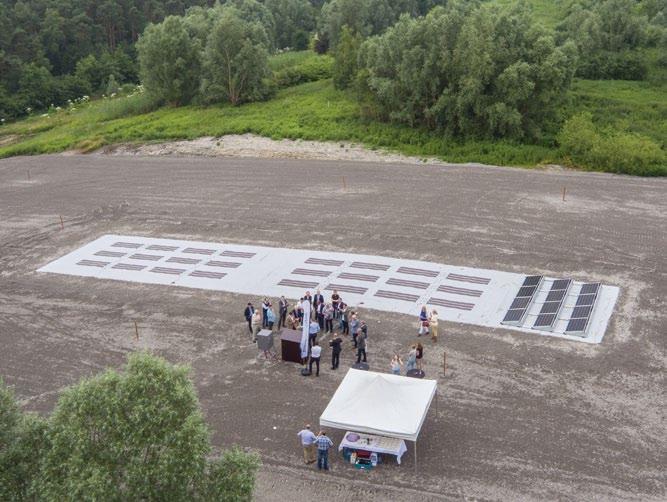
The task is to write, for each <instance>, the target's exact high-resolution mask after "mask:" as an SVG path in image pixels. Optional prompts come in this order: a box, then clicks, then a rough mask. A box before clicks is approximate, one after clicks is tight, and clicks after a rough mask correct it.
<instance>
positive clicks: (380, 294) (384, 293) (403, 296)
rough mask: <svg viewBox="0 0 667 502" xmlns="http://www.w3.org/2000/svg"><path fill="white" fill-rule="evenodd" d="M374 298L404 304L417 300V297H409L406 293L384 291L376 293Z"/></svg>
mask: <svg viewBox="0 0 667 502" xmlns="http://www.w3.org/2000/svg"><path fill="white" fill-rule="evenodd" d="M375 296H378V297H380V298H391V299H394V300H404V301H406V302H416V301H417V300H419V296H418V295H409V294H407V293H399V292H398V291H386V290H382V289H381V290H379V291H378V292H376V293H375Z"/></svg>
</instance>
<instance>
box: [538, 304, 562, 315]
mask: <svg viewBox="0 0 667 502" xmlns="http://www.w3.org/2000/svg"><path fill="white" fill-rule="evenodd" d="M561 303H562V302H545V303H543V304H542V308H541V309H540V314H556V313H558V311H559V310H560V305H561Z"/></svg>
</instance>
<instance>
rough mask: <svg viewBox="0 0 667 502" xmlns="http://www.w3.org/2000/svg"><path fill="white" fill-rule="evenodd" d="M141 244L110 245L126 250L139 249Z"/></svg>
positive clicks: (120, 243)
mask: <svg viewBox="0 0 667 502" xmlns="http://www.w3.org/2000/svg"><path fill="white" fill-rule="evenodd" d="M141 246H143V244H137V243H136V242H116V243H114V244H112V245H111V247H114V248H128V249H139V248H140V247H141Z"/></svg>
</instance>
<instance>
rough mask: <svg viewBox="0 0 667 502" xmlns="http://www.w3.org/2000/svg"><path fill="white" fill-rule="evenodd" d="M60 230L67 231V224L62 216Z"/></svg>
mask: <svg viewBox="0 0 667 502" xmlns="http://www.w3.org/2000/svg"><path fill="white" fill-rule="evenodd" d="M60 230H65V222H64V221H63V217H62V215H61V216H60Z"/></svg>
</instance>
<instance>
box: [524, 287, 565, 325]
mask: <svg viewBox="0 0 667 502" xmlns="http://www.w3.org/2000/svg"><path fill="white" fill-rule="evenodd" d="M571 284H572V279H557V280H555V281H554V282H552V283H551V288H550V289H549V293H548V294H547V298H546V301H545V302H544V303H543V304H542V307H541V308H540V313H539V314H538V315H537V318H536V319H535V323H534V324H533V328H535V329H542V330H550V329H551V328H553V325H554V323H555V322H556V319H558V313H559V312H560V310H561V308H562V307H563V300H565V297H566V296H567V292H568V290H569V289H570V285H571Z"/></svg>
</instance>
